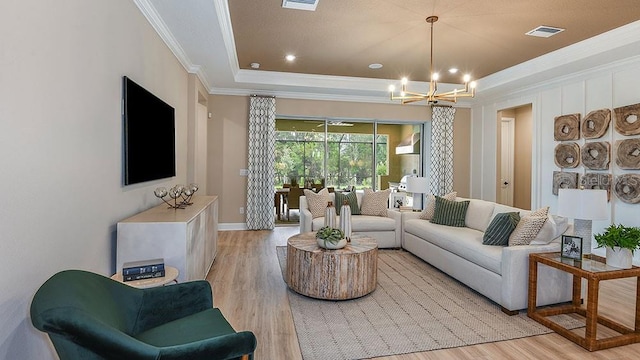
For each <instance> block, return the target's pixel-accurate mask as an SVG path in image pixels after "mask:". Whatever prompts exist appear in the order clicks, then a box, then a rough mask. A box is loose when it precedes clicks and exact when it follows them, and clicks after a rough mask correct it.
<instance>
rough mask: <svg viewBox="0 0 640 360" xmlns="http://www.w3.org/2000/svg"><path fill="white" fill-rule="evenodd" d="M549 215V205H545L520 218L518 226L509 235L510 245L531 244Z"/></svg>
mask: <svg viewBox="0 0 640 360" xmlns="http://www.w3.org/2000/svg"><path fill="white" fill-rule="evenodd" d="M548 215H549V207H548V206H547V207H543V208H540V209H538V210H536V211H533V212H532V213H531V214H529V215H528V216H524V217H523V218H522V219H520V222H519V223H518V226H516V228H515V230H513V232H512V233H511V235H510V236H509V246H515V245H529V244H530V243H531V241H532V240H533V239H535V238H536V235H538V232H540V229H542V226H544V223H545V221H547V217H548Z"/></svg>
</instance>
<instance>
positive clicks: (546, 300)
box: [300, 193, 573, 314]
mask: <svg viewBox="0 0 640 360" xmlns="http://www.w3.org/2000/svg"><path fill="white" fill-rule="evenodd" d="M330 195H331V198H330V200H331V201H334V199H335V197H334V196H333V194H330ZM357 195H358V202H359V203H361V201H362V194H360V193H358V194H357ZM464 200H469V201H470V202H469V207H468V209H467V213H466V217H465V227H452V226H446V225H438V224H433V223H431V222H430V221H429V220H423V219H420V218H419V217H420V213H419V212H402V213H401V212H399V211H396V210H387V216H386V217H382V216H367V215H352V228H353V231H354V232H357V233H361V234H364V235H368V236H370V237H372V238H374V239H376V241H377V242H378V246H379V247H380V248H400V247H401V248H403V249H405V250H407V251H409V252H411V253H412V254H414V255H416V256H418V257H420V258H421V259H423V260H424V261H426V262H427V263H429V264H431V265H433V266H435V267H436V268H438V269H440V270H442V271H443V272H445V273H446V274H448V275H450V276H451V277H453V278H455V279H457V280H459V281H460V282H462V283H464V284H465V285H467V286H469V287H470V288H472V289H474V290H475V291H477V292H479V293H480V294H482V295H484V296H486V297H487V298H489V299H491V300H492V301H494V302H496V303H497V304H498V305H500V306H501V307H502V310H503V311H504V312H505V313H507V314H515V313H517V312H518V311H519V310H522V309H526V308H527V300H528V299H527V294H528V284H529V254H530V253H534V252H556V251H560V235H561V234H562V233H563V232H565V231H566V230H567V224H566V219H564V221H565V222H564V223H562V221H560V222H559V221H558V218H557V217H554V216H549V219H548V220H547V221H546V222H545V225H544V227H543V229H542V230H541V231H540V233H539V234H538V236H537V237H536V239H535V240H534V243H535V244H531V245H517V246H494V245H483V244H482V241H483V236H484V232H485V230H486V229H487V227H488V226H489V224H490V222H491V220H492V219H493V217H494V216H496V214H498V213H503V212H519V214H520V216H521V217H523V216H526V215H528V214H529V213H530V211H528V210H522V209H517V208H513V207H509V206H505V205H501V204H496V203H494V202H489V201H484V200H477V199H463V198H456V201H464ZM322 226H324V217H317V218H315V219H313V218H312V215H311V212H310V211H309V209H308V204H307V200H306V197H304V196H302V197H300V232H301V233H303V232H309V231H317V230H318V229H320V228H321V227H322ZM538 279H539V286H538V295H537V301H538V306H543V305H548V304H555V303H560V302H565V301H570V300H571V295H572V293H571V292H572V288H573V286H572V278H571V276H570V275H569V274H567V273H564V272H560V271H558V270H555V269H552V268H550V267H547V266H541V267H540V268H539V269H538Z"/></svg>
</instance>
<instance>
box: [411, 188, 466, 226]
mask: <svg viewBox="0 0 640 360" xmlns="http://www.w3.org/2000/svg"><path fill="white" fill-rule="evenodd" d="M457 196H458V192H457V191H452V192H450V193H448V194H446V195H443V196H441V198H443V199H446V200H449V201H455V200H456V197H457ZM426 203H427V204H426V205H425V207H424V210H422V212H421V213H420V219H422V220H431V218H432V217H433V214H434V213H435V212H436V197H435V195H433V194H429V195H427V201H426Z"/></svg>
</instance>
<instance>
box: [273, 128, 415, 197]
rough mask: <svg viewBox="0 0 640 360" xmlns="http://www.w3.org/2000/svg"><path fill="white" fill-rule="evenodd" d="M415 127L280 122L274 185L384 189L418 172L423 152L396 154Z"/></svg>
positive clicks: (277, 133) (277, 131) (277, 129)
mask: <svg viewBox="0 0 640 360" xmlns="http://www.w3.org/2000/svg"><path fill="white" fill-rule="evenodd" d="M416 126H418V127H419V125H414V124H379V123H376V122H372V121H368V122H367V121H344V120H343V121H332V120H324V119H323V120H318V119H313V120H298V119H276V153H275V165H274V166H275V184H274V185H275V187H282V186H283V185H284V184H290V183H294V184H295V183H297V184H299V185H300V186H302V187H311V186H310V185H316V186H317V184H321V185H322V186H323V187H324V186H327V187H334V188H336V189H344V188H348V187H351V186H355V188H356V189H363V188H375V189H386V188H388V187H389V186H390V181H391V182H399V181H400V179H401V178H402V176H403V175H406V174H410V173H412V171H416V170H418V171H419V167H420V165H419V158H420V155H419V154H413V155H396V154H395V146H397V145H398V143H399V142H400V140H402V137H403V136H404V135H405V134H406V133H409V134H411V132H412V131H413V130H414V127H416Z"/></svg>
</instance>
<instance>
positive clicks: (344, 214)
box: [340, 200, 351, 242]
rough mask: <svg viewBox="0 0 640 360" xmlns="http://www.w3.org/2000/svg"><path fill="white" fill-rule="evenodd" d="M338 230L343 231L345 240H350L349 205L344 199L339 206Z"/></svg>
mask: <svg viewBox="0 0 640 360" xmlns="http://www.w3.org/2000/svg"><path fill="white" fill-rule="evenodd" d="M340 230H342V232H343V233H344V237H345V238H346V239H347V242H350V241H351V206H349V202H348V201H346V200H345V201H344V202H343V203H342V206H341V207H340Z"/></svg>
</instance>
